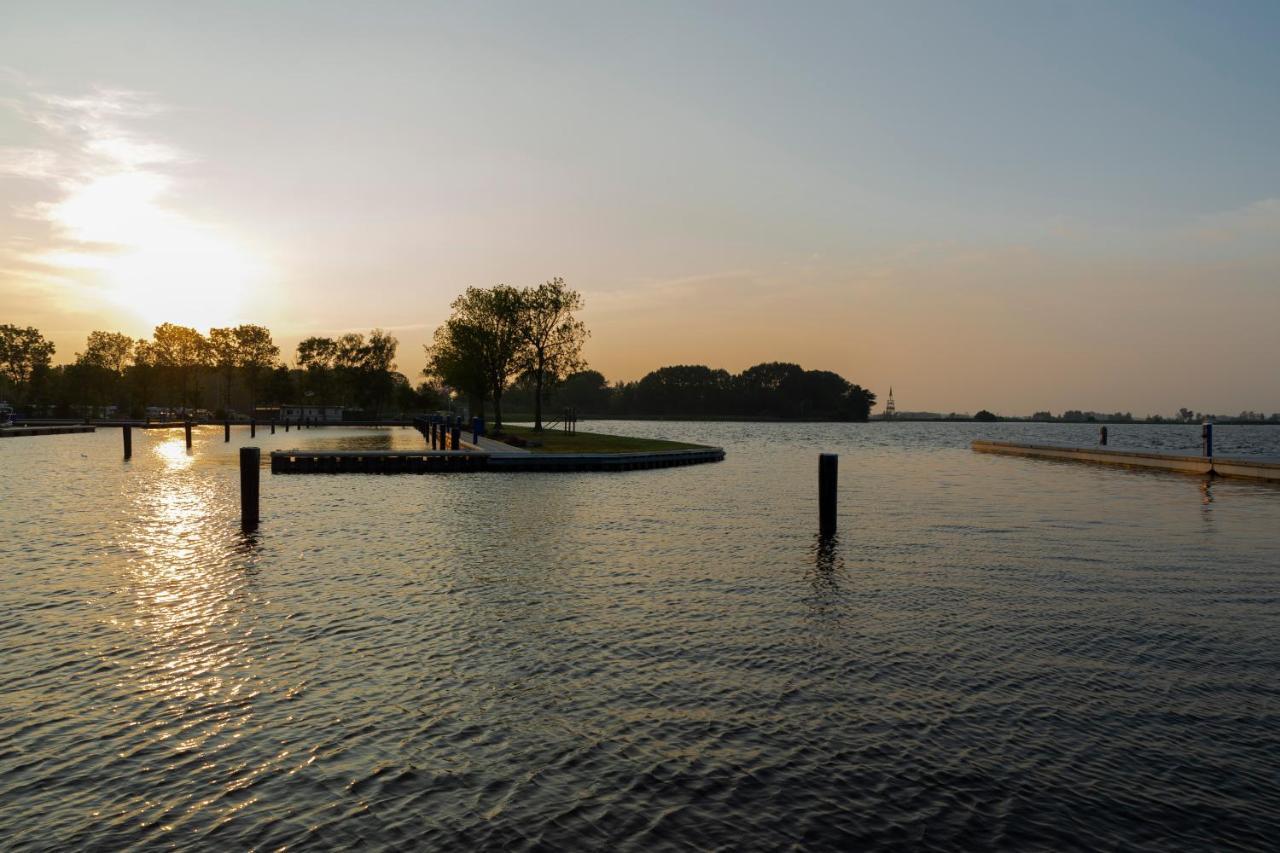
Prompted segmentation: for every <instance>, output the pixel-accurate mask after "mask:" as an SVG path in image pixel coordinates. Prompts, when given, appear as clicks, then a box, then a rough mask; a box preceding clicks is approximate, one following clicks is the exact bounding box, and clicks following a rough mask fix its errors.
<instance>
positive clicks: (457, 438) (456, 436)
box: [452, 423, 462, 450]
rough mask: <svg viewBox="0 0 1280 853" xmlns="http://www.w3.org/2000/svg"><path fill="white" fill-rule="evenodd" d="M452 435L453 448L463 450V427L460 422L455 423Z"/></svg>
mask: <svg viewBox="0 0 1280 853" xmlns="http://www.w3.org/2000/svg"><path fill="white" fill-rule="evenodd" d="M452 435H453V449H454V450H461V449H462V427H461V426H460V425H459V424H456V423H455V424H454V425H453V431H452Z"/></svg>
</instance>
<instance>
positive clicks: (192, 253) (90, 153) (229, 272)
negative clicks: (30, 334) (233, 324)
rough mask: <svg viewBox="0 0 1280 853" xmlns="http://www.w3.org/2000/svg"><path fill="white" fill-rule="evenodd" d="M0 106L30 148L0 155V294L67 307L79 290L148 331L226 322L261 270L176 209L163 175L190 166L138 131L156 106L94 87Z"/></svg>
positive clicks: (172, 187) (170, 182)
mask: <svg viewBox="0 0 1280 853" xmlns="http://www.w3.org/2000/svg"><path fill="white" fill-rule="evenodd" d="M0 104H2V105H3V106H4V107H7V108H8V109H9V110H10V111H11V112H12V113H13V114H15V115H16V116H17V117H18V119H19V120H20V121H21V122H23V123H24V125H25V127H26V130H27V133H28V134H29V135H31V136H34V137H35V138H36V140H37V141H36V143H35V144H27V145H24V146H21V147H17V146H12V147H6V148H0V177H4V176H8V177H10V178H13V179H16V181H9V182H6V183H4V184H0V191H3V192H4V195H3V196H0V201H3V202H6V203H5V204H4V208H5V210H4V215H7V217H8V219H9V224H10V226H11V227H9V228H6V229H5V230H6V231H7V232H8V233H9V235H10V236H9V237H8V238H7V239H4V240H3V241H2V242H0V270H6V271H8V272H7V273H0V292H3V291H5V290H12V289H15V288H16V287H18V286H19V285H26V286H30V283H31V281H32V279H35V280H37V281H40V282H42V283H43V284H45V285H46V287H47V289H48V290H50V291H51V292H52V293H58V294H62V296H63V297H64V301H65V302H66V303H67V304H68V307H70V306H71V303H73V302H74V303H75V304H76V305H77V306H80V303H82V302H83V300H84V299H85V295H86V293H85V291H86V289H88V291H89V292H90V294H93V295H94V296H96V298H97V299H98V301H100V302H102V301H105V302H108V303H114V304H116V305H117V306H119V307H120V308H123V309H126V310H128V311H129V312H131V313H133V314H135V315H136V316H138V317H139V318H141V319H143V320H145V321H148V322H153V323H154V322H162V321H173V322H183V323H187V324H192V325H200V326H206V325H210V324H218V323H226V322H230V321H232V320H233V319H234V318H235V316H236V314H237V312H238V309H239V306H240V303H241V296H242V294H243V292H244V291H246V290H247V287H248V284H249V283H250V282H251V281H252V280H255V279H257V278H260V277H261V273H262V268H261V265H260V264H259V263H258V262H257V261H256V259H255V258H253V257H252V255H251V254H250V253H249V252H247V251H246V250H245V249H244V248H243V247H241V246H240V245H238V244H237V242H236V241H235V240H234V239H233V238H231V237H230V236H228V235H227V234H226V233H225V232H224V231H223V229H220V228H218V227H216V226H214V225H211V224H209V223H206V222H201V221H197V220H195V219H193V218H192V217H190V216H188V215H186V214H184V213H183V212H182V211H181V210H180V209H178V207H177V206H176V204H177V203H178V201H179V200H180V199H179V198H178V194H177V191H176V190H177V182H176V179H175V173H174V170H175V169H176V168H178V167H181V166H185V165H187V164H189V163H191V162H193V158H191V157H190V156H189V155H187V154H185V153H184V152H182V151H180V150H178V149H177V148H175V147H173V146H171V145H169V144H167V143H166V142H164V141H163V140H161V139H158V138H156V137H155V136H154V134H151V135H149V134H147V133H145V132H144V131H143V128H145V127H146V123H147V121H148V120H150V119H153V118H154V117H157V116H160V115H162V114H163V113H164V112H166V108H165V107H164V106H163V105H162V104H160V103H158V102H157V101H155V100H154V99H152V98H151V97H149V96H147V95H146V94H144V93H140V92H131V91H126V90H121V89H108V88H100V87H99V88H94V89H92V90H90V91H89V92H88V93H85V94H79V95H74V96H68V95H59V94H45V93H38V92H26V93H23V94H20V95H19V96H17V97H12V98H8V99H5V100H3V101H0ZM0 108H3V107H0ZM69 282H71V283H74V286H70V285H69ZM53 301H55V302H56V298H54V299H53Z"/></svg>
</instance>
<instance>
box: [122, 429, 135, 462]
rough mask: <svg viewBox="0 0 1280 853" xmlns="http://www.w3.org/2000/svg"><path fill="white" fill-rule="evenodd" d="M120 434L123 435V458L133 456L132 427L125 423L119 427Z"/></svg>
mask: <svg viewBox="0 0 1280 853" xmlns="http://www.w3.org/2000/svg"><path fill="white" fill-rule="evenodd" d="M120 434H121V435H123V436H124V458H125V459H132V458H133V428H132V427H130V426H129V425H128V424H125V425H124V426H123V427H121V428H120Z"/></svg>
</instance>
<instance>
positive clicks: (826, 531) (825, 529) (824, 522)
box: [818, 453, 840, 536]
mask: <svg viewBox="0 0 1280 853" xmlns="http://www.w3.org/2000/svg"><path fill="white" fill-rule="evenodd" d="M839 460H840V457H839V456H837V455H836V454H834V453H822V454H819V455H818V533H819V535H821V536H831V535H833V534H834V533H835V532H836V486H837V483H838V476H837V467H838V464H839Z"/></svg>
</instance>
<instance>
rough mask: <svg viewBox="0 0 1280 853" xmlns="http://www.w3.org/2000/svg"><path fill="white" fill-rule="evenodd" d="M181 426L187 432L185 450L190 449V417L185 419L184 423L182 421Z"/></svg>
mask: <svg viewBox="0 0 1280 853" xmlns="http://www.w3.org/2000/svg"><path fill="white" fill-rule="evenodd" d="M182 426H183V429H184V430H186V433H187V450H190V449H191V420H190V418H188V419H187V422H186V423H184V424H183V425H182Z"/></svg>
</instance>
